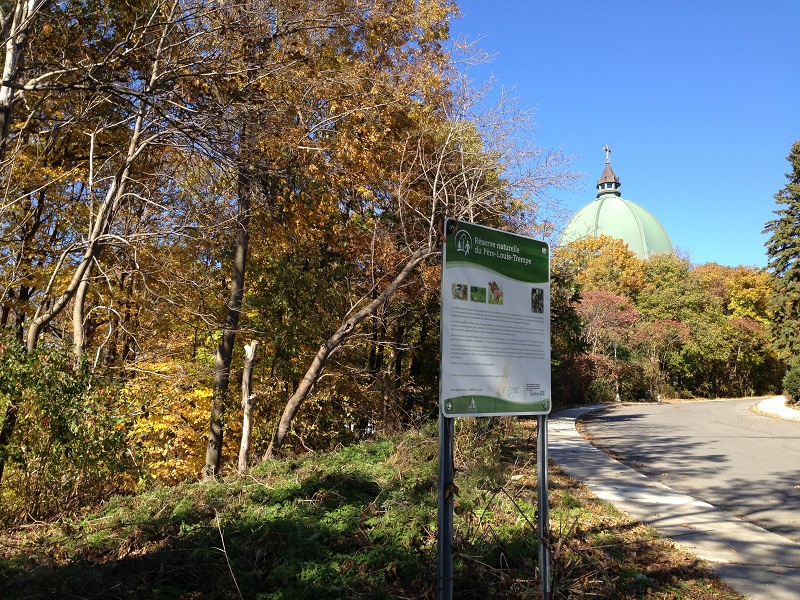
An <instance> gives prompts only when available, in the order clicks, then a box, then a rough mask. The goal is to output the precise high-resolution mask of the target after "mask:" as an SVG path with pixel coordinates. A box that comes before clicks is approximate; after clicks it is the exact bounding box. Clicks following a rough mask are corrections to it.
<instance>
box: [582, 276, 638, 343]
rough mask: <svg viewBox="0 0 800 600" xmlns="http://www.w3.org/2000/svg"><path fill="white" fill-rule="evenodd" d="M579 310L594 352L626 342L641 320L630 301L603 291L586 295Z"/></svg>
mask: <svg viewBox="0 0 800 600" xmlns="http://www.w3.org/2000/svg"><path fill="white" fill-rule="evenodd" d="M577 310H578V314H579V315H580V316H581V318H582V319H583V338H584V340H585V342H586V343H587V344H588V345H589V346H591V349H592V352H593V353H597V352H600V353H604V352H606V351H607V350H608V349H609V347H611V346H614V345H615V344H616V345H619V344H623V343H625V342H626V341H627V339H628V337H629V336H630V334H631V332H632V327H633V325H634V324H635V323H636V322H637V321H638V320H639V313H638V312H637V310H636V309H635V308H634V307H633V304H632V303H631V301H630V300H629V299H628V298H625V297H624V296H618V295H616V294H613V293H611V292H606V291H602V290H595V291H590V292H584V293H583V294H582V297H581V301H580V304H579V305H578V309H577Z"/></svg>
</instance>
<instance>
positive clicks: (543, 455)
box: [536, 415, 550, 600]
mask: <svg viewBox="0 0 800 600" xmlns="http://www.w3.org/2000/svg"><path fill="white" fill-rule="evenodd" d="M536 419H537V421H536V422H537V425H538V429H537V432H536V469H537V479H538V481H537V490H538V493H537V509H538V510H537V514H538V515H539V523H538V525H539V577H540V578H541V590H542V599H543V600H547V598H549V597H550V546H549V541H550V498H549V490H548V486H547V415H539V416H538V417H537V418H536Z"/></svg>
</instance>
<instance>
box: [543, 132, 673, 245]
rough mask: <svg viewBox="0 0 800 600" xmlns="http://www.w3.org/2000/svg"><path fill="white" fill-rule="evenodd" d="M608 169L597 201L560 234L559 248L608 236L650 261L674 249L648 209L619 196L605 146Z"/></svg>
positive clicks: (618, 186)
mask: <svg viewBox="0 0 800 600" xmlns="http://www.w3.org/2000/svg"><path fill="white" fill-rule="evenodd" d="M604 150H605V151H606V167H605V169H603V174H602V175H601V176H600V179H598V181H597V198H596V199H595V200H594V201H593V202H590V203H589V204H587V205H586V206H584V207H583V208H581V209H580V210H579V211H578V212H577V213H575V215H574V216H573V217H572V218H571V219H570V220H569V221H568V222H567V225H566V226H565V227H564V230H563V231H562V232H561V239H560V240H559V242H558V245H559V246H566V245H567V244H569V243H570V242H574V241H575V240H579V239H582V238H586V237H599V236H601V235H608V236H611V237H614V238H618V239H620V240H622V241H623V242H625V243H626V244H627V245H628V247H629V248H630V249H631V250H632V251H633V252H634V253H635V254H636V255H637V256H638V257H639V258H644V259H648V258H650V257H651V256H653V255H655V254H660V253H662V252H670V253H674V252H675V249H674V248H673V246H672V242H671V241H670V239H669V236H668V235H667V232H666V230H665V229H664V227H663V226H662V225H661V223H659V222H658V219H656V218H655V217H654V216H653V215H652V214H650V212H649V211H647V209H645V208H643V207H642V206H639V205H638V204H636V203H635V202H631V201H630V200H626V199H625V198H622V197H621V196H620V192H619V188H620V183H619V177H617V176H616V174H615V173H614V171H613V170H612V169H611V161H610V158H609V154H610V152H611V150H610V149H609V148H608V146H606V147H605V148H604Z"/></svg>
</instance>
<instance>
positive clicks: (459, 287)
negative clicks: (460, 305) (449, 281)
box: [451, 283, 467, 300]
mask: <svg viewBox="0 0 800 600" xmlns="http://www.w3.org/2000/svg"><path fill="white" fill-rule="evenodd" d="M451 291H452V293H453V298H454V299H455V300H466V299H467V286H466V285H464V284H463V283H454V284H453V285H452V287H451Z"/></svg>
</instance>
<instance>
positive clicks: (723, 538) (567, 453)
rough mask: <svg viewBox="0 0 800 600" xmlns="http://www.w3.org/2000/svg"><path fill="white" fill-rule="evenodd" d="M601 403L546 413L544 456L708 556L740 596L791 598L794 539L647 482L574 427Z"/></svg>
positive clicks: (799, 571) (798, 581)
mask: <svg viewBox="0 0 800 600" xmlns="http://www.w3.org/2000/svg"><path fill="white" fill-rule="evenodd" d="M608 406H613V405H604V406H590V407H581V408H577V409H570V410H566V411H562V412H559V413H555V414H553V415H551V416H550V418H549V419H548V421H549V425H548V434H549V441H550V443H549V453H550V458H552V459H553V460H555V461H556V462H557V463H558V464H559V465H560V466H561V468H562V469H563V470H564V471H566V472H567V473H568V474H569V475H571V476H572V477H575V478H576V479H578V480H580V481H583V482H584V483H585V484H587V485H588V487H589V488H590V489H591V490H592V492H593V493H594V494H595V495H597V496H598V497H599V498H601V499H603V500H606V501H608V502H610V503H611V504H613V505H614V506H616V507H617V508H619V509H621V510H623V511H625V512H626V513H628V514H630V515H631V516H632V517H633V518H634V519H636V520H638V521H640V522H642V523H645V524H647V525H650V526H652V527H654V528H655V529H656V530H657V531H658V532H659V533H661V534H662V535H664V536H665V537H669V538H671V539H672V540H674V541H675V542H676V543H677V544H678V545H680V546H682V547H684V548H686V549H687V550H689V551H691V552H693V553H694V554H695V555H696V556H698V557H699V558H701V559H703V560H705V561H708V562H709V563H710V564H711V566H712V567H713V568H714V570H715V571H717V572H718V573H719V575H720V577H721V578H722V579H723V580H724V581H725V582H726V583H727V584H728V585H730V586H731V587H733V588H734V589H735V590H737V591H738V592H739V593H740V594H743V595H745V596H748V597H749V598H751V599H753V600H797V598H798V591H797V590H800V544H797V543H795V542H793V541H792V540H789V539H787V538H784V537H782V536H780V535H777V534H774V533H771V532H769V531H766V530H764V529H761V528H760V527H757V526H755V525H753V524H751V523H747V522H745V521H742V520H741V519H739V518H737V517H734V516H733V515H731V514H729V513H726V512H724V511H721V510H719V509H716V508H714V507H713V506H711V505H710V504H708V503H706V502H702V501H699V500H696V499H695V498H692V497H691V496H687V495H685V494H681V493H679V492H676V491H674V490H672V489H671V488H669V487H667V486H665V485H663V484H660V483H658V482H656V481H652V480H650V479H648V478H647V477H645V476H644V475H642V474H640V473H638V472H636V471H634V470H633V469H631V468H630V467H627V466H625V465H623V464H622V463H620V462H618V461H616V460H614V459H613V458H611V457H610V456H608V455H607V454H605V453H603V452H602V451H600V450H598V449H597V448H595V447H594V446H592V445H591V444H590V443H589V442H587V441H586V440H585V439H584V438H583V436H581V435H580V433H578V431H577V430H576V428H575V423H576V420H577V419H578V418H579V417H580V416H581V415H582V414H585V413H587V412H590V411H593V410H599V409H603V408H607V407H608ZM769 407H770V406H769V405H768V408H769Z"/></svg>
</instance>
